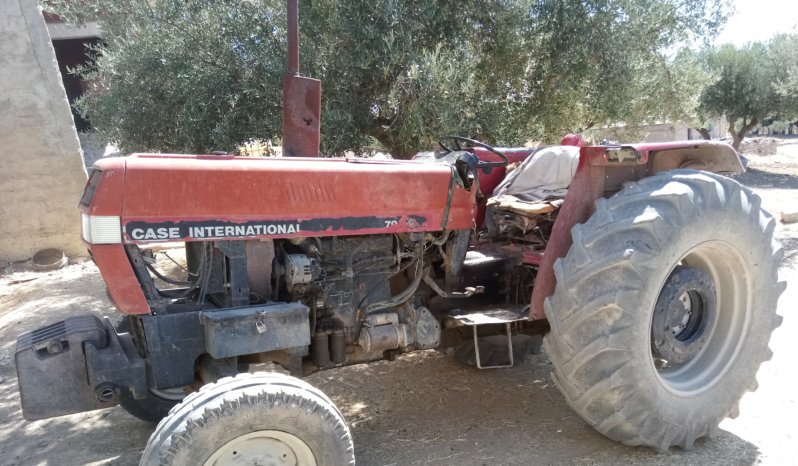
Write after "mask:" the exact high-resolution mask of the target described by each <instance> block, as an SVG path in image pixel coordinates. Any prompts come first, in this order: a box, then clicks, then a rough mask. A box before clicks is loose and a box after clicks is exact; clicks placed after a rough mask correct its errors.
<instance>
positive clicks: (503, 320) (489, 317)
mask: <svg viewBox="0 0 798 466" xmlns="http://www.w3.org/2000/svg"><path fill="white" fill-rule="evenodd" d="M526 320H529V307H528V306H505V307H499V308H497V307H491V308H490V309H484V310H470V311H461V310H459V309H458V310H454V311H452V312H451V313H450V314H449V315H448V316H446V322H445V323H446V326H447V327H450V328H451V327H462V326H467V327H471V331H472V333H473V335H474V357H475V360H476V361H475V362H476V365H477V367H478V368H479V369H499V368H504V367H513V364H514V361H513V335H512V323H513V322H522V321H526ZM496 324H503V325H504V328H505V331H506V332H507V359H508V362H507V363H506V364H497V365H491V366H483V365H482V361H481V358H480V353H479V326H480V325H496Z"/></svg>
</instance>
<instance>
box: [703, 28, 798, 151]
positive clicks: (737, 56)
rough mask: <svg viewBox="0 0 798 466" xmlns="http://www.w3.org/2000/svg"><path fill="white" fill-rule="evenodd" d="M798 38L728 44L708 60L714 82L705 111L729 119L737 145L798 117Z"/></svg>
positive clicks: (706, 91)
mask: <svg viewBox="0 0 798 466" xmlns="http://www.w3.org/2000/svg"><path fill="white" fill-rule="evenodd" d="M796 45H798V36H796V35H794V34H793V35H779V36H776V37H775V38H773V39H771V40H770V41H769V42H765V43H760V42H755V43H749V44H746V45H744V46H742V47H735V46H734V45H731V44H726V45H723V46H720V47H718V48H717V49H714V50H712V51H710V52H709V53H708V54H707V63H708V66H709V69H710V71H711V72H712V73H713V75H714V76H715V79H714V80H713V81H712V82H711V83H710V84H709V85H707V86H706V87H705V88H704V90H703V91H702V93H701V98H700V106H699V108H700V111H702V112H703V113H705V114H713V115H726V118H727V119H728V121H729V132H730V133H731V134H732V138H733V141H732V145H733V147H734V148H735V150H737V149H739V147H740V143H741V142H742V140H743V138H744V137H745V135H746V134H748V133H749V132H750V131H751V130H753V129H754V128H756V127H757V126H758V125H760V124H766V123H767V122H768V121H772V120H775V119H789V118H795V117H796V116H798V91H796V89H797V88H798V87H796V85H798V81H796V78H795V75H796V72H798V52H796Z"/></svg>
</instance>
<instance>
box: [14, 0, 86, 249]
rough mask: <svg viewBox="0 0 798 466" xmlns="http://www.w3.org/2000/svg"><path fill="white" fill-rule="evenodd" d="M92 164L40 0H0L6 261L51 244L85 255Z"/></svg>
mask: <svg viewBox="0 0 798 466" xmlns="http://www.w3.org/2000/svg"><path fill="white" fill-rule="evenodd" d="M85 182H86V169H85V168H84V166H83V157H82V154H81V152H80V144H79V142H78V136H77V133H76V131H75V127H74V123H73V121H72V115H71V113H70V109H69V104H68V102H67V98H66V93H65V92H64V87H63V84H62V82H61V77H60V75H59V73H58V64H57V63H56V60H55V53H54V52H53V47H52V44H51V43H50V37H49V35H48V33H47V28H46V27H45V24H44V19H43V18H42V15H41V12H40V10H39V6H38V3H37V2H36V0H0V264H2V263H3V262H5V261H16V260H22V259H26V258H29V257H31V256H32V255H33V253H35V252H36V251H38V250H40V249H44V248H59V249H61V250H63V251H64V252H66V253H67V254H69V255H73V256H74V255H80V254H85V248H84V247H83V245H82V243H81V241H80V215H79V212H78V211H77V209H76V208H75V206H76V205H77V203H78V200H79V199H80V195H81V193H82V191H83V186H84V184H85Z"/></svg>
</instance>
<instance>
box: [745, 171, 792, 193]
mask: <svg viewBox="0 0 798 466" xmlns="http://www.w3.org/2000/svg"><path fill="white" fill-rule="evenodd" d="M735 179H736V180H737V181H739V182H740V183H742V184H744V185H746V186H748V187H751V188H759V189H798V176H795V175H789V174H786V173H774V172H773V171H763V170H757V169H756V168H748V169H747V170H746V172H745V173H743V174H741V175H737V176H736V177H735Z"/></svg>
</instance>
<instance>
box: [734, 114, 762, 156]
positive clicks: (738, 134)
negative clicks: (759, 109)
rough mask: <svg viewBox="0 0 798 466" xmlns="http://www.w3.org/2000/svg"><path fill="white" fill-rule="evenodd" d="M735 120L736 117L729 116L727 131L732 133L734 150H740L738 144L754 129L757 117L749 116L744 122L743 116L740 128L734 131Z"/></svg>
mask: <svg viewBox="0 0 798 466" xmlns="http://www.w3.org/2000/svg"><path fill="white" fill-rule="evenodd" d="M736 122H737V118H736V117H729V132H730V133H731V134H732V147H733V148H734V150H735V151H737V152H740V144H741V143H742V142H743V139H744V138H745V135H746V134H748V132H749V131H751V130H752V129H754V127H755V126H756V125H757V124H758V123H759V119H757V117H753V118H751V121H749V122H747V123H746V121H745V118H743V126H742V128H740V131H736V126H737V125H735V123H736Z"/></svg>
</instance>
